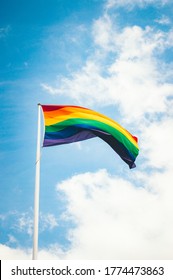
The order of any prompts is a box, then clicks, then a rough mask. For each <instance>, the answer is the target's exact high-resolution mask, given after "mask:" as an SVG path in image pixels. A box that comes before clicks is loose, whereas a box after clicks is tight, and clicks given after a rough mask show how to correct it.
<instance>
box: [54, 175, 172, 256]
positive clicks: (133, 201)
mask: <svg viewBox="0 0 173 280" xmlns="http://www.w3.org/2000/svg"><path fill="white" fill-rule="evenodd" d="M165 175H166V176H168V181H166V182H165ZM134 177H135V174H134ZM137 178H138V176H136V180H138V179H137ZM172 179H173V178H172V172H169V173H167V174H164V173H153V174H152V176H151V177H148V176H147V175H146V174H145V173H143V180H142V181H141V183H140V184H141V185H140V186H138V187H135V186H133V185H132V184H131V183H130V182H129V181H127V180H125V179H122V178H119V177H113V176H111V175H109V174H108V173H107V172H106V171H105V170H100V171H98V172H96V173H85V174H80V175H76V176H73V177H72V178H71V179H69V180H66V181H64V182H62V183H61V184H60V185H59V186H58V187H57V188H58V190H59V189H60V190H61V191H63V192H64V193H65V194H66V196H67V201H68V204H67V213H66V215H69V217H71V218H72V220H73V221H75V223H76V228H75V229H72V230H71V231H70V240H71V242H72V247H71V250H69V251H68V252H67V255H66V257H67V258H68V259H171V258H172V257H173V253H172V252H173V242H172V234H173V223H172V219H173V217H172V210H173V206H172V202H171V197H172V195H173V191H172V186H171V184H170V182H171V181H172ZM146 184H147V187H146ZM157 186H158V187H157Z"/></svg>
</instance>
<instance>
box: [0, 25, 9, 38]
mask: <svg viewBox="0 0 173 280" xmlns="http://www.w3.org/2000/svg"><path fill="white" fill-rule="evenodd" d="M9 31H10V26H9V25H7V26H6V27H0V39H1V38H4V37H6V36H7V35H8V33H9Z"/></svg>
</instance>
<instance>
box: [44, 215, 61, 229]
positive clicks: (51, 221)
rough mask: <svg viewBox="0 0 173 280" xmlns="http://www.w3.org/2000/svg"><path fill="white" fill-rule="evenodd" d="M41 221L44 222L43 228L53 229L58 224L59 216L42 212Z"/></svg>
mask: <svg viewBox="0 0 173 280" xmlns="http://www.w3.org/2000/svg"><path fill="white" fill-rule="evenodd" d="M40 221H41V223H42V230H46V229H49V230H52V229H54V228H55V227H57V226H58V222H57V218H56V217H55V216H54V215H53V214H49V213H48V214H42V213H41V215H40Z"/></svg>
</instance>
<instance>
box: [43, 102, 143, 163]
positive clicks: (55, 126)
mask: <svg viewBox="0 0 173 280" xmlns="http://www.w3.org/2000/svg"><path fill="white" fill-rule="evenodd" d="M41 107H42V110H43V115H44V123H45V134H44V141H43V147H47V146H54V145H61V144H69V143H73V142H78V141H83V140H87V139H90V138H94V137H99V138H101V139H102V140H104V141H105V142H106V143H107V144H109V145H110V146H111V147H112V149H113V150H114V151H115V152H116V153H117V154H118V155H119V156H120V157H121V158H122V160H123V161H125V162H126V163H127V164H128V165H129V168H134V167H135V166H136V165H135V159H136V157H137V155H138V152H139V147H138V143H137V137H135V136H133V135H131V134H130V133H129V132H128V131H127V130H126V129H125V128H123V127H122V126H121V125H119V124H118V123H117V122H115V121H114V120H112V119H111V118H109V117H107V116H105V115H103V114H100V113H98V112H95V111H93V110H90V109H87V108H84V107H79V106H69V105H68V106H67V105H41Z"/></svg>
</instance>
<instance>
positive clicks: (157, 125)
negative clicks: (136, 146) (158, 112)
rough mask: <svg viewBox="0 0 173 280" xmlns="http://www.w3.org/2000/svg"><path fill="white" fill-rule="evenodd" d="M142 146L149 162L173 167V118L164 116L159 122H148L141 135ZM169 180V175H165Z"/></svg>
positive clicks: (154, 165) (166, 167) (163, 167)
mask: <svg viewBox="0 0 173 280" xmlns="http://www.w3.org/2000/svg"><path fill="white" fill-rule="evenodd" d="M141 139H142V143H141V146H142V147H141V148H142V152H143V154H144V155H146V157H147V164H148V165H150V166H152V167H156V168H162V169H168V170H171V169H172V168H173V160H172V159H173V152H172V143H173V119H172V118H164V119H163V120H161V121H159V122H151V123H148V126H145V127H144V129H143V132H142V135H141ZM165 180H166V181H167V176H165Z"/></svg>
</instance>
